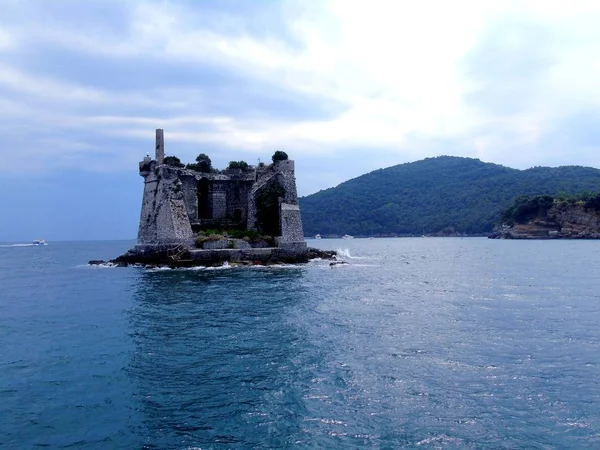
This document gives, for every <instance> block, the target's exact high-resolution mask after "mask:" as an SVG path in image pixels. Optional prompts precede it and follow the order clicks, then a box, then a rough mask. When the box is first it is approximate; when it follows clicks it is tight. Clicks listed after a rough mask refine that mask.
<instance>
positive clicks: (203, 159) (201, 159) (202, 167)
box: [186, 153, 212, 173]
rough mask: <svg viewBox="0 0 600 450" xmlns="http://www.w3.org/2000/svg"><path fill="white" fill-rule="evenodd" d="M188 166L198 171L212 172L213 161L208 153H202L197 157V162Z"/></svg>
mask: <svg viewBox="0 0 600 450" xmlns="http://www.w3.org/2000/svg"><path fill="white" fill-rule="evenodd" d="M186 168H188V169H192V170H197V171H198V172H205V173H210V172H212V162H211V160H210V158H209V157H208V155H206V154H204V153H200V154H199V155H198V156H197V157H196V164H188V165H187V166H186Z"/></svg>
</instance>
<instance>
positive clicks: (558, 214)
mask: <svg viewBox="0 0 600 450" xmlns="http://www.w3.org/2000/svg"><path fill="white" fill-rule="evenodd" d="M540 209H541V210H540V211H539V212H538V213H537V214H536V215H535V217H531V218H528V219H527V220H522V221H520V222H521V223H512V224H503V225H499V226H497V227H496V228H495V229H494V231H492V233H491V234H490V235H489V236H488V237H489V238H490V239H600V213H599V212H598V211H597V210H596V209H595V208H590V207H585V205H581V204H579V205H578V204H573V205H569V204H561V203H554V204H553V205H552V206H551V207H550V208H549V209H547V210H545V209H543V208H540ZM515 222H516V221H515Z"/></svg>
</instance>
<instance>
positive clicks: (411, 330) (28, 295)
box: [0, 238, 600, 449]
mask: <svg viewBox="0 0 600 450" xmlns="http://www.w3.org/2000/svg"><path fill="white" fill-rule="evenodd" d="M131 245H132V243H131V242H87V243H67V242H65V243H63V242H57V243H53V242H50V243H49V245H48V246H45V247H13V246H7V245H5V246H0V418H2V420H1V421H0V448H3V449H13V448H33V447H36V446H45V447H48V448H70V449H77V448H82V449H105V448H119V449H120V448H122V449H130V448H148V449H193V448H202V449H207V448H287V447H294V448H423V449H428V448H431V449H433V448H507V449H512V448H600V408H599V407H598V405H599V404H600V346H599V344H600V327H599V325H598V324H599V323H600V308H599V303H600V291H599V289H598V287H599V282H598V267H599V266H600V242H599V241H570V242H569V241H546V242H544V241H532V242H518V241H495V240H487V239H479V238H465V239H454V238H437V239H436V238H426V239H423V238H415V239H372V240H369V239H364V240H363V239H354V240H326V239H323V240H320V241H311V245H315V246H319V247H321V248H330V249H339V250H341V251H342V254H343V256H344V258H345V259H346V260H347V261H348V262H350V264H349V265H348V266H338V267H335V268H330V267H329V265H328V263H327V262H324V261H314V262H312V263H310V264H308V265H306V266H298V267H276V268H220V269H216V270H202V269H198V270H144V269H139V268H102V267H89V266H87V265H86V264H85V263H86V262H87V261H88V260H90V259H108V258H111V257H114V256H117V255H118V254H121V253H123V252H124V251H125V250H126V249H127V248H128V247H130V246H131Z"/></svg>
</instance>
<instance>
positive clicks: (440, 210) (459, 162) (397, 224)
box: [300, 156, 600, 235]
mask: <svg viewBox="0 0 600 450" xmlns="http://www.w3.org/2000/svg"><path fill="white" fill-rule="evenodd" d="M599 186H600V170H598V169H593V168H590V167H578V166H567V167H557V168H549V167H536V168H533V169H528V170H517V169H511V168H508V167H503V166H500V165H497V164H491V163H484V162H482V161H479V160H477V159H471V158H458V157H451V156H440V157H437V158H427V159H425V160H422V161H417V162H413V163H407V164H401V165H397V166H393V167H389V168H386V169H379V170H376V171H373V172H371V173H368V174H365V175H362V176H360V177H357V178H354V179H352V180H349V181H346V182H344V183H342V184H340V185H339V186H337V187H335V188H330V189H326V190H323V191H320V192H317V193H315V194H312V195H309V196H307V197H303V198H301V199H300V206H301V210H302V222H303V226H304V231H305V233H306V234H307V235H314V234H317V233H320V234H337V235H343V234H346V233H347V234H352V235H361V234H362V235H370V234H375V235H378V234H386V235H390V234H399V235H421V234H423V232H425V233H426V234H428V233H437V232H439V231H441V230H443V229H445V228H450V227H451V228H453V229H454V230H456V232H458V233H467V234H483V233H487V232H490V231H491V230H492V228H493V225H494V223H497V222H498V221H499V220H500V219H501V214H502V211H504V210H505V209H507V208H509V207H510V206H511V205H512V203H513V202H514V201H515V199H516V198H517V197H519V196H522V195H529V196H536V195H555V194H558V193H565V194H568V195H572V194H575V193H578V192H584V191H586V190H587V191H590V192H594V191H597V190H598V187H599Z"/></svg>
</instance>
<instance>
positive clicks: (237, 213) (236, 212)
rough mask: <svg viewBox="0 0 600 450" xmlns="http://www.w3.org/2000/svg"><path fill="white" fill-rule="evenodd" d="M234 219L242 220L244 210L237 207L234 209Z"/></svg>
mask: <svg viewBox="0 0 600 450" xmlns="http://www.w3.org/2000/svg"><path fill="white" fill-rule="evenodd" d="M233 220H235V221H236V222H240V221H241V220H242V210H241V209H240V208H235V209H234V210H233Z"/></svg>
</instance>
